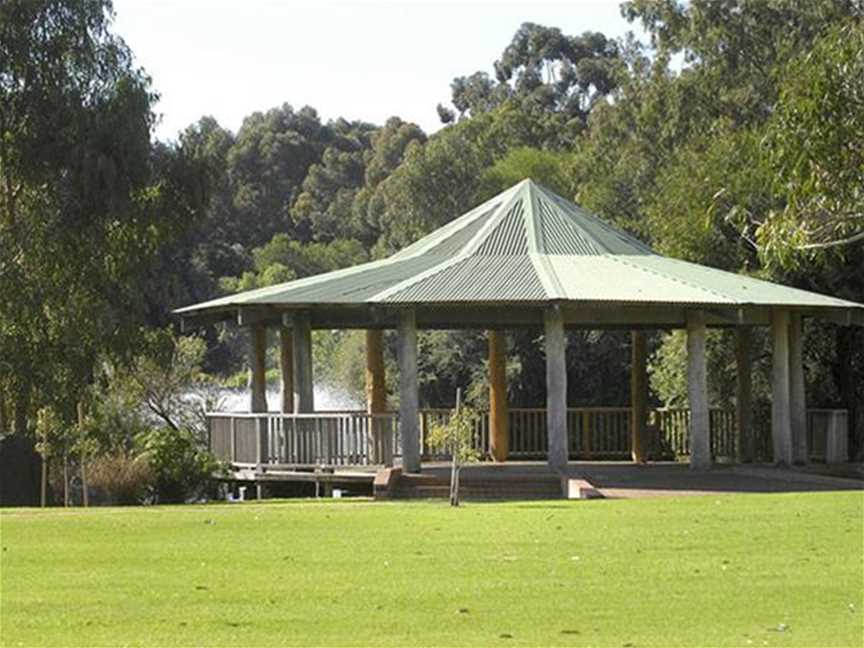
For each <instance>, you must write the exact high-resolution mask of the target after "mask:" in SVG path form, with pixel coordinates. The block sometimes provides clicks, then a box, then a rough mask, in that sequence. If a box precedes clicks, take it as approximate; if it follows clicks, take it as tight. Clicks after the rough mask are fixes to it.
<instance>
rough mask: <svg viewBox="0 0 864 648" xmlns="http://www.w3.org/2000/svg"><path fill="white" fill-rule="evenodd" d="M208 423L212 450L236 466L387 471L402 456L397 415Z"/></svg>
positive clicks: (238, 418)
mask: <svg viewBox="0 0 864 648" xmlns="http://www.w3.org/2000/svg"><path fill="white" fill-rule="evenodd" d="M207 420H208V428H209V429H208V434H209V439H210V442H209V445H210V450H211V451H212V452H213V454H214V455H215V456H216V458H217V459H219V460H221V461H228V462H231V463H234V464H240V465H263V464H279V465H291V466H320V465H327V466H367V465H378V464H381V465H387V464H391V463H392V461H393V457H394V455H398V454H399V438H398V424H397V421H398V416H397V415H396V414H367V413H366V412H326V413H323V412H316V413H314V414H273V413H268V414H237V413H232V412H216V413H212V414H208V415H207Z"/></svg>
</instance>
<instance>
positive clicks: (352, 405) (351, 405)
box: [212, 385, 364, 412]
mask: <svg viewBox="0 0 864 648" xmlns="http://www.w3.org/2000/svg"><path fill="white" fill-rule="evenodd" d="M314 391H315V409H316V410H318V411H323V410H356V409H363V407H364V405H363V403H361V402H359V401H357V400H356V399H355V398H353V397H352V396H351V395H350V394H348V393H347V392H345V391H342V390H339V389H334V388H333V387H329V386H326V385H315V388H314ZM215 397H216V401H215V407H212V409H213V410H214V411H220V412H248V411H249V391H248V390H246V389H219V390H217V391H216V392H215ZM279 405H280V397H279V390H278V389H272V390H271V389H268V390H267V410H268V411H270V412H278V411H279Z"/></svg>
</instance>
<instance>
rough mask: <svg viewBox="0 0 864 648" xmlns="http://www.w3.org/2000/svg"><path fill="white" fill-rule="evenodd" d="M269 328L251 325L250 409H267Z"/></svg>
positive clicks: (262, 410) (261, 325) (258, 410)
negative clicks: (266, 364)
mask: <svg viewBox="0 0 864 648" xmlns="http://www.w3.org/2000/svg"><path fill="white" fill-rule="evenodd" d="M266 358H267V328H266V327H265V326H264V325H263V324H252V325H251V326H250V327H249V411H250V412H266V411H267V375H266V366H265V363H266Z"/></svg>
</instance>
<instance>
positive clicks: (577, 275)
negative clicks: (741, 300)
mask: <svg viewBox="0 0 864 648" xmlns="http://www.w3.org/2000/svg"><path fill="white" fill-rule="evenodd" d="M630 258H636V257H635V256H634V257H630ZM546 259H547V261H548V264H549V266H550V267H551V269H552V272H554V273H555V276H556V277H557V279H558V283H559V284H560V286H561V288H562V289H563V290H564V294H565V295H566V297H565V299H572V300H574V301H614V302H652V303H656V302H658V301H661V302H667V303H674V304H688V303H689V304H722V303H725V301H726V300H725V299H724V298H723V297H722V296H720V295H717V294H716V293H712V292H710V291H707V290H703V289H701V288H699V287H697V286H692V285H689V284H687V283H684V282H682V281H678V280H676V279H673V278H669V277H663V276H658V275H657V274H656V273H653V272H650V271H649V270H647V269H644V268H638V267H636V266H634V265H628V264H624V263H621V262H620V257H618V256H614V255H609V254H602V255H597V256H575V255H574V256H563V255H549V256H547V257H546ZM660 296H662V299H659V300H658V297H660Z"/></svg>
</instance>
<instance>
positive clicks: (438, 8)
mask: <svg viewBox="0 0 864 648" xmlns="http://www.w3.org/2000/svg"><path fill="white" fill-rule="evenodd" d="M618 4H619V3H618V2H617V1H599V0H593V1H589V0H584V1H578V0H571V1H570V2H555V3H551V2H550V3H544V2H511V3H506V2H505V3H502V2H497V3H492V2H452V1H450V2H444V1H442V2H436V3H432V2H413V1H410V0H403V1H402V2H369V1H359V0H358V1H356V2H347V1H342V2H335V1H330V0H319V1H318V2H309V1H308V0H307V1H306V2H288V1H287V0H283V1H276V0H234V1H233V2H229V1H228V0H114V9H115V12H116V19H115V24H114V30H115V32H116V33H118V34H119V35H120V36H122V37H123V38H124V40H126V42H127V43H128V44H129V46H130V47H131V48H132V51H133V52H134V54H135V59H136V62H137V64H138V65H140V66H142V67H143V68H144V69H145V70H146V71H147V73H148V74H149V75H150V76H151V77H152V79H153V86H154V89H155V90H156V91H157V92H158V93H159V95H160V101H159V103H158V105H157V106H156V112H157V113H159V114H160V115H161V119H160V122H159V124H158V126H157V129H156V136H157V137H158V138H159V139H162V140H167V139H174V138H176V136H177V133H178V132H179V131H181V130H183V129H184V128H185V127H186V126H188V125H189V124H191V123H193V122H196V121H197V120H198V119H200V118H201V117H202V116H204V115H212V116H213V117H215V118H216V119H217V121H219V123H220V124H221V125H222V126H224V127H226V128H229V129H231V130H232V131H235V132H236V131H237V129H238V128H239V127H240V125H241V123H242V121H243V118H244V117H245V116H247V115H249V114H250V113H253V112H255V111H264V110H267V109H269V108H272V107H274V106H278V105H281V104H282V103H285V102H287V103H290V104H291V105H293V106H294V107H295V108H300V107H301V106H304V105H310V106H312V107H314V108H316V109H317V110H318V112H319V114H320V115H321V117H322V118H323V119H325V120H327V119H334V118H336V117H345V118H346V119H350V120H354V119H361V120H365V121H368V122H372V123H376V124H381V123H383V122H384V121H385V120H386V119H387V118H388V117H390V116H392V115H398V116H400V117H402V118H403V119H406V120H408V121H413V122H415V123H417V124H419V125H420V126H421V127H422V128H423V129H424V130H425V131H426V132H433V131H434V130H436V129H438V128H439V127H440V122H439V120H438V115H437V112H436V110H435V106H436V105H437V104H438V103H439V102H447V101H448V100H449V98H450V82H451V81H452V80H453V78H454V77H457V76H461V75H466V74H471V73H473V72H475V71H477V70H486V71H488V72H489V73H490V74H491V73H492V63H493V62H494V61H495V60H496V59H497V58H498V57H499V56H500V54H501V52H502V51H503V49H504V48H505V47H506V46H507V44H508V43H509V42H510V40H511V38H512V37H513V34H514V33H515V32H516V30H517V29H518V28H519V25H520V24H522V23H523V22H536V23H540V24H544V25H547V26H556V27H559V28H561V30H562V31H563V32H564V33H565V34H569V35H575V34H579V33H582V32H583V31H601V32H603V33H605V34H606V35H608V36H615V37H617V36H623V35H624V34H625V33H626V32H627V31H628V30H632V31H634V32H635V33H636V34H637V35H640V36H641V35H642V34H643V32H642V31H641V30H640V28H639V26H638V25H636V24H630V23H627V21H626V20H624V19H623V18H622V17H621V14H620V11H619V8H618Z"/></svg>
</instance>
